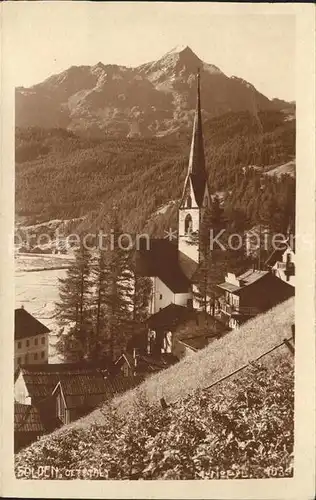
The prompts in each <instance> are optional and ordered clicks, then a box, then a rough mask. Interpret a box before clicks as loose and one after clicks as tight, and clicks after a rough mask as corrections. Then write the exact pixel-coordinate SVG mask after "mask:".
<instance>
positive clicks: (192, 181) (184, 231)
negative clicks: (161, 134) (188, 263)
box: [178, 70, 210, 263]
mask: <svg viewBox="0 0 316 500" xmlns="http://www.w3.org/2000/svg"><path fill="white" fill-rule="evenodd" d="M209 205H210V195H209V190H208V185H207V175H206V170H205V155H204V144H203V130H202V115H201V96H200V72H199V70H198V73H197V103H196V109H195V115H194V123H193V132H192V142H191V150H190V157H189V165H188V172H187V176H186V179H185V183H184V188H183V193H182V198H181V203H180V207H179V214H178V235H179V236H178V250H179V252H182V253H183V254H185V255H186V256H187V257H189V258H190V259H192V260H193V261H194V262H196V263H199V262H200V261H201V251H200V244H199V236H198V235H199V231H200V229H201V223H202V219H203V215H204V212H205V210H206V208H207V207H208V206H209Z"/></svg>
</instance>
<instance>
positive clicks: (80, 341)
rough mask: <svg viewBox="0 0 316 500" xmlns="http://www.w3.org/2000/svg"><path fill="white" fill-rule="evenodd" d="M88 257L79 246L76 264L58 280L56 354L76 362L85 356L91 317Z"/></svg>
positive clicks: (89, 259) (82, 247)
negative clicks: (58, 327)
mask: <svg viewBox="0 0 316 500" xmlns="http://www.w3.org/2000/svg"><path fill="white" fill-rule="evenodd" d="M90 261H91V254H90V252H89V251H88V250H87V249H86V248H85V247H84V245H83V244H82V243H81V244H80V247H79V248H78V249H76V250H75V261H74V263H73V265H72V266H71V267H70V268H69V269H68V270H67V275H66V277H65V278H60V279H59V298H60V300H59V302H57V304H56V317H57V321H58V324H59V326H60V332H59V335H58V340H57V344H56V348H57V351H58V352H59V353H60V354H61V355H62V356H63V358H64V359H65V360H68V361H79V360H82V359H84V358H85V357H86V356H87V354H88V343H89V335H90V332H91V316H90V298H91V282H90Z"/></svg>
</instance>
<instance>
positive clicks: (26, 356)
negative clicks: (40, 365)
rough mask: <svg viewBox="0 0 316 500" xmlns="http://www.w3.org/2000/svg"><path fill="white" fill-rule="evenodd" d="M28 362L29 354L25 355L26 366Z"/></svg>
mask: <svg viewBox="0 0 316 500" xmlns="http://www.w3.org/2000/svg"><path fill="white" fill-rule="evenodd" d="M28 361H29V356H28V354H25V359H24V362H25V364H26V365H27V363H28Z"/></svg>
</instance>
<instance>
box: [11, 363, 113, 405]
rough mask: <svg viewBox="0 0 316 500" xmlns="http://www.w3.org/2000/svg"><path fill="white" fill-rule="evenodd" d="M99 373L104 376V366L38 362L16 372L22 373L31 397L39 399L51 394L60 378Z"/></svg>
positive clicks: (105, 371) (105, 372)
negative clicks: (93, 366)
mask: <svg viewBox="0 0 316 500" xmlns="http://www.w3.org/2000/svg"><path fill="white" fill-rule="evenodd" d="M96 372H97V373H101V374H102V376H105V375H106V374H107V373H108V372H107V369H106V368H105V367H104V368H103V369H102V368H92V367H91V366H89V365H85V364H83V363H82V364H79V363H78V364H75V363H65V364H48V363H46V364H38V365H24V366H21V367H20V368H19V370H18V372H17V374H16V378H17V377H18V376H19V374H20V373H22V375H23V379H24V382H25V385H26V387H27V391H28V394H29V396H30V397H31V398H33V399H36V400H40V399H44V398H47V397H49V396H51V394H52V391H53V390H54V388H55V387H56V385H57V384H58V382H59V381H60V380H64V379H67V378H70V377H72V378H76V377H80V376H82V375H88V374H94V373H96Z"/></svg>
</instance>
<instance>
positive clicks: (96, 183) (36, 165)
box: [16, 111, 295, 236]
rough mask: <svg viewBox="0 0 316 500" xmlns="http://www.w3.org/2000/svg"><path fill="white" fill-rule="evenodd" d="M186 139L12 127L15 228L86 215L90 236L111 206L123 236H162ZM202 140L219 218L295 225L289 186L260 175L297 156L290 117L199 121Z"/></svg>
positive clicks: (172, 211) (172, 219)
mask: <svg viewBox="0 0 316 500" xmlns="http://www.w3.org/2000/svg"><path fill="white" fill-rule="evenodd" d="M190 133H191V131H190V130H188V131H185V132H183V133H182V134H178V135H177V136H169V137H165V138H150V139H148V138H147V139H146V138H123V137H114V136H113V137H105V138H104V139H93V138H92V139H91V138H85V137H83V136H78V135H75V134H74V133H72V132H69V131H67V130H64V129H40V128H23V129H19V128H18V129H17V130H16V214H17V221H18V222H23V223H24V224H36V223H39V222H44V221H47V220H50V219H56V218H60V219H71V218H75V217H80V216H85V221H84V224H83V226H84V227H83V229H84V230H94V229H98V228H100V227H101V228H102V225H103V224H105V221H106V219H107V214H109V213H110V211H111V209H112V207H113V204H115V205H116V206H117V207H118V208H119V212H120V220H121V221H122V225H123V227H124V230H125V231H142V230H145V229H146V230H147V231H148V232H150V233H152V234H155V235H157V236H161V235H162V234H163V230H164V229H165V228H169V227H172V226H175V224H176V217H177V202H178V200H179V198H180V197H181V191H182V187H183V184H184V179H185V175H186V169H187V162H188V154H189V147H190ZM204 138H205V150H206V163H207V170H208V175H209V185H210V187H211V191H212V193H217V192H220V193H221V194H222V199H223V206H224V208H225V217H226V219H227V220H228V221H231V224H233V225H234V224H235V225H236V226H237V228H239V229H241V228H243V227H247V226H250V225H252V224H254V223H259V222H260V223H263V222H266V221H269V222H270V223H271V224H272V226H273V227H274V229H277V230H281V231H285V230H286V227H287V226H288V224H289V222H290V219H291V220H292V223H293V219H294V211H295V179H294V178H293V177H291V176H289V175H284V176H281V177H276V176H267V175H265V173H266V172H267V171H268V170H270V169H271V168H272V167H275V166H278V165H282V164H284V163H286V162H288V161H291V160H293V159H294V158H295V120H293V119H289V117H288V116H287V115H285V114H284V113H282V112H279V111H265V112H260V113H258V114H257V115H253V114H251V113H249V112H239V113H233V112H231V113H227V114H224V115H221V116H219V117H216V118H214V119H212V120H208V121H205V122H204ZM254 167H255V168H254ZM169 202H174V203H170V204H169V206H168V207H166V209H165V210H162V211H159V209H160V208H161V207H163V206H164V205H166V204H168V203H169ZM81 227H82V225H81Z"/></svg>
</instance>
